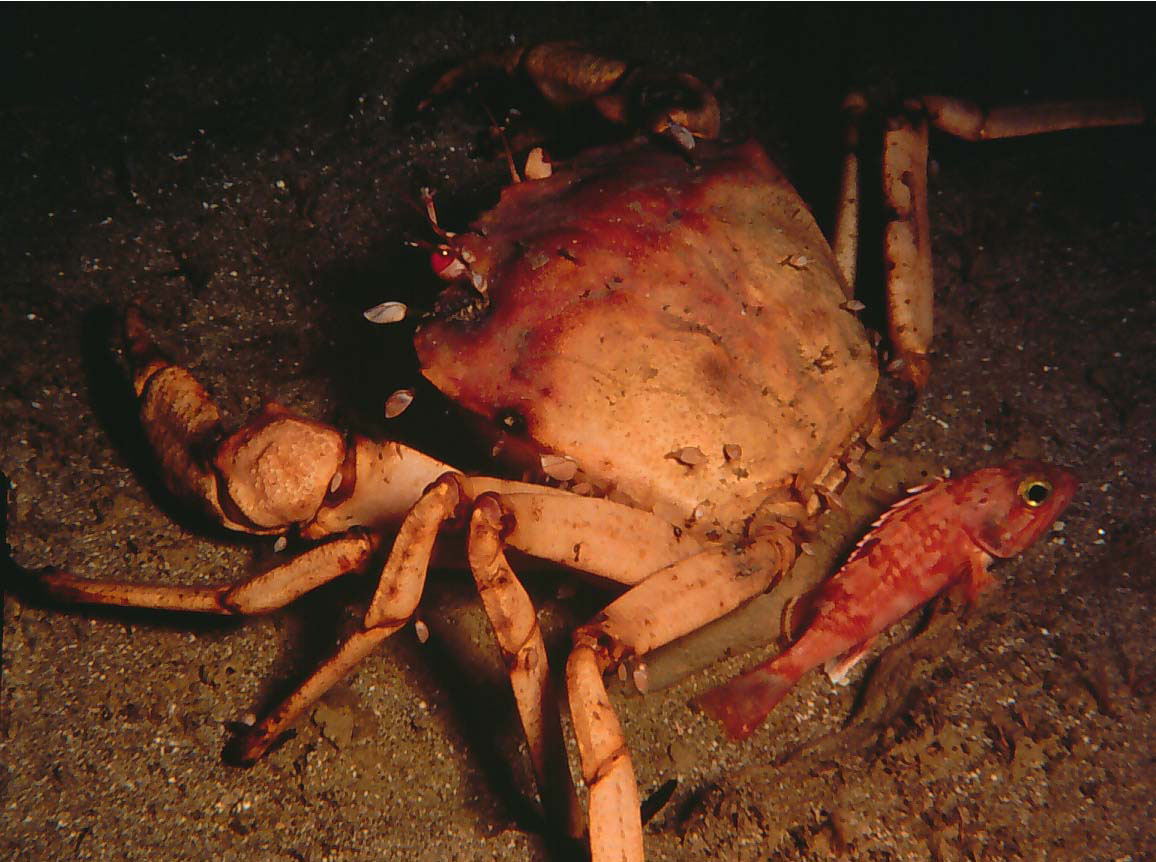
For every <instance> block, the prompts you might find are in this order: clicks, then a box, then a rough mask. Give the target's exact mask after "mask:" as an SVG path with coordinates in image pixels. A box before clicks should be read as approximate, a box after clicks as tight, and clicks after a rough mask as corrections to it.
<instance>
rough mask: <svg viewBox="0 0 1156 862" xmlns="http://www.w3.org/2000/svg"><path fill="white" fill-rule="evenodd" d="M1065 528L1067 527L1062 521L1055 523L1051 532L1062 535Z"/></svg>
mask: <svg viewBox="0 0 1156 862" xmlns="http://www.w3.org/2000/svg"><path fill="white" fill-rule="evenodd" d="M1067 526H1068V525H1067V524H1065V523H1064V522H1063V521H1056V522H1055V523H1053V524H1052V532H1053V533H1062V532H1064V530H1065V529H1066V528H1067Z"/></svg>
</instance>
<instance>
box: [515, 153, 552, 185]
mask: <svg viewBox="0 0 1156 862" xmlns="http://www.w3.org/2000/svg"><path fill="white" fill-rule="evenodd" d="M553 173H554V169H553V167H551V165H550V157H549V156H548V155H546V151H545V150H543V149H542V148H541V147H534V149H532V150H530V152H529V155H527V156H526V167H525V168H523V169H522V174H523V175H524V176H525V177H526V179H528V180H544V179H546V178H548V177H549V176H550V175H551V174H553Z"/></svg>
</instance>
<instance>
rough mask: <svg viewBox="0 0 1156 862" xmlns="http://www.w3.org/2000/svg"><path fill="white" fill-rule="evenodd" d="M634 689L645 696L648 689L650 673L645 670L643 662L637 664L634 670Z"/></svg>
mask: <svg viewBox="0 0 1156 862" xmlns="http://www.w3.org/2000/svg"><path fill="white" fill-rule="evenodd" d="M633 678H634V687H635V688H636V689H638V691H639V692H640V693H642V694H646V692H647V690H648V689H649V688H650V672H649V671H648V670H647V669H646V663H645V662H639V664H638V667H636V668H635V669H634V674H633Z"/></svg>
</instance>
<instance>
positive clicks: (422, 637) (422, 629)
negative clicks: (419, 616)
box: [413, 620, 429, 643]
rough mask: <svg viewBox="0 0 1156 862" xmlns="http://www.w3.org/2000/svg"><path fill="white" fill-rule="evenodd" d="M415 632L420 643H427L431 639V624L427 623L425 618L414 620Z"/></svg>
mask: <svg viewBox="0 0 1156 862" xmlns="http://www.w3.org/2000/svg"><path fill="white" fill-rule="evenodd" d="M413 633H414V634H415V635H417V641H418V643H425V642H426V641H428V640H429V626H427V625H426V624H425V620H414V621H413Z"/></svg>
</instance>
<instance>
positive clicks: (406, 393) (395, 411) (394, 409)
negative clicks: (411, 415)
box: [385, 389, 413, 419]
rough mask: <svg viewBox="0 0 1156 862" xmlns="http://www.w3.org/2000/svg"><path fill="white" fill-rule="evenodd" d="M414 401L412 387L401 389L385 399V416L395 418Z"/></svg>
mask: <svg viewBox="0 0 1156 862" xmlns="http://www.w3.org/2000/svg"><path fill="white" fill-rule="evenodd" d="M412 403H413V390H412V389H399V390H397V391H396V392H394V393H393V394H392V395H390V396H389V398H387V399H386V401H385V418H386V419H395V418H396V417H398V416H400V415H401V414H402V413H404V412H405V411H406V408H407V407H409V405H411V404H412Z"/></svg>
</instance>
